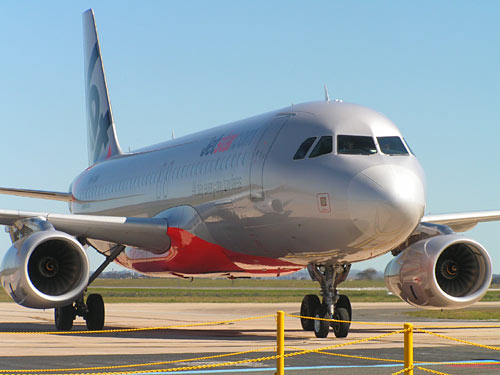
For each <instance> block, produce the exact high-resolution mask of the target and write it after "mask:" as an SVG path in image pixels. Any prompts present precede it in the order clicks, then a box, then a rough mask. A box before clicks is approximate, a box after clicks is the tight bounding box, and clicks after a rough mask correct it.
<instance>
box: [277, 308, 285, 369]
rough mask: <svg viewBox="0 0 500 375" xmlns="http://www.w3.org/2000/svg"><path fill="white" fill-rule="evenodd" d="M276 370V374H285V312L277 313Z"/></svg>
mask: <svg viewBox="0 0 500 375" xmlns="http://www.w3.org/2000/svg"><path fill="white" fill-rule="evenodd" d="M276 355H278V356H279V357H278V358H276V372H275V375H284V374H285V357H284V355H285V313H284V312H283V311H278V313H277V314H276Z"/></svg>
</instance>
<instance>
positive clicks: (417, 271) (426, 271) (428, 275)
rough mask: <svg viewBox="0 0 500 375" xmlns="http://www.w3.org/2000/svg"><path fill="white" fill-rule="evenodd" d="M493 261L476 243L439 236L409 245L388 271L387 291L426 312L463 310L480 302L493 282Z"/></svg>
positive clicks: (465, 239)
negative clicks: (427, 310)
mask: <svg viewBox="0 0 500 375" xmlns="http://www.w3.org/2000/svg"><path fill="white" fill-rule="evenodd" d="M491 276H492V267H491V259H490V256H489V254H488V252H487V251H486V249H485V248H484V247H483V246H481V245H480V244H479V243H477V242H476V241H473V240H470V239H468V238H465V237H462V236H459V235H457V234H454V233H452V234H445V235H437V236H435V237H430V238H427V239H423V240H420V241H418V242H415V243H413V244H411V245H410V246H408V247H407V248H406V249H404V250H403V251H402V252H401V253H400V254H399V255H398V256H396V257H395V258H393V259H392V260H391V261H390V262H389V264H388V265H387V267H386V268H385V275H384V277H385V283H386V285H387V288H388V289H389V290H390V291H391V292H392V293H394V294H395V295H398V296H399V297H401V299H402V300H404V301H406V302H408V303H409V304H411V305H414V306H417V307H420V308H424V309H459V308H464V307H467V306H469V305H471V304H473V303H475V302H477V301H479V300H480V299H481V298H482V297H483V295H484V294H485V293H486V291H487V290H488V287H489V285H490V283H491Z"/></svg>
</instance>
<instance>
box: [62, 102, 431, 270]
mask: <svg viewBox="0 0 500 375" xmlns="http://www.w3.org/2000/svg"><path fill="white" fill-rule="evenodd" d="M353 143H354V144H353ZM349 147H350V148H349ZM391 147H393V148H394V147H396V148H395V149H391ZM398 147H399V148H398ZM71 189H72V191H71V192H72V194H73V196H74V197H75V201H73V202H72V203H71V211H72V212H73V213H78V214H99V215H116V216H136V217H158V216H160V217H161V216H162V215H164V213H165V212H168V215H166V216H168V218H169V229H168V234H169V236H170V238H171V239H172V245H171V248H170V249H166V250H165V252H164V253H161V254H153V253H151V252H150V251H143V250H141V249H138V248H127V249H126V250H125V252H124V253H123V254H122V255H121V256H120V257H119V258H118V259H117V261H118V262H119V263H121V264H123V265H126V266H128V267H130V268H132V269H135V270H137V271H140V272H145V273H151V274H157V275H161V274H163V275H166V274H172V273H173V274H179V275H191V274H199V273H202V274H206V275H213V274H214V273H216V274H227V275H231V276H242V275H243V274H254V275H255V274H262V273H263V274H266V273H267V274H284V273H287V272H291V271H296V270H297V269H300V268H302V267H304V266H305V265H307V264H308V263H310V262H313V261H314V262H326V261H333V262H336V263H352V262H357V261H362V260H365V259H370V258H373V257H375V256H377V255H380V254H383V253H386V252H388V251H390V250H391V249H393V248H395V247H396V246H398V245H399V244H400V243H402V242H403V241H404V240H405V239H406V238H407V237H408V236H409V235H410V234H411V233H412V231H413V230H414V229H415V227H416V226H417V225H418V223H419V222H420V219H421V218H422V216H423V214H424V208H425V187H424V175H423V172H422V168H421V167H420V164H419V163H418V161H417V159H416V157H415V156H414V155H413V154H412V153H411V151H409V148H408V146H407V145H406V143H405V141H404V139H403V138H402V136H401V134H400V132H399V130H398V129H397V127H396V126H395V125H394V124H393V123H392V122H391V121H390V120H388V119H387V118H386V117H385V116H383V115H381V114H379V113H377V112H375V111H373V110H370V109H368V108H365V107H361V106H357V105H353V104H346V103H342V102H338V101H324V102H313V103H306V104H300V105H294V106H291V107H288V108H284V109H282V110H279V111H275V112H270V113H267V114H264V115H260V116H256V117H252V118H250V119H247V120H243V121H238V122H235V123H230V124H227V125H223V126H219V127H216V128H213V129H210V130H207V131H203V132H200V133H196V134H193V135H190V136H186V137H182V138H179V139H175V140H171V141H167V142H165V143H161V144H159V145H155V146H152V147H149V148H146V149H142V150H138V151H136V152H133V153H129V154H125V155H120V156H118V157H114V158H113V157H112V158H109V159H108V160H105V161H103V162H100V163H98V164H96V165H94V166H92V167H90V168H88V169H87V170H85V171H84V172H83V173H82V174H81V175H80V176H78V177H77V178H76V179H75V181H74V183H73V184H72V188H71ZM179 206H180V207H179ZM169 210H170V211H169ZM172 210H177V211H178V213H177V214H176V215H172ZM174 218H177V219H174ZM186 241H187V242H189V244H187V243H186ZM93 245H94V246H95V247H98V248H100V249H101V250H107V246H105V245H103V244H101V245H100V246H99V244H97V243H93ZM216 254H217V257H215V255H216ZM188 260H189V261H188Z"/></svg>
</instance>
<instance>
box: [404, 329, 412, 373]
mask: <svg viewBox="0 0 500 375" xmlns="http://www.w3.org/2000/svg"><path fill="white" fill-rule="evenodd" d="M404 328H405V368H409V367H412V369H411V370H407V371H405V375H413V324H411V323H405V325H404Z"/></svg>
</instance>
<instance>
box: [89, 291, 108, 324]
mask: <svg viewBox="0 0 500 375" xmlns="http://www.w3.org/2000/svg"><path fill="white" fill-rule="evenodd" d="M85 321H86V323H87V329H88V330H89V331H100V330H102V329H103V328H104V301H103V299H102V296H101V295H100V294H91V295H89V296H88V297H87V314H86V316H85Z"/></svg>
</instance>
